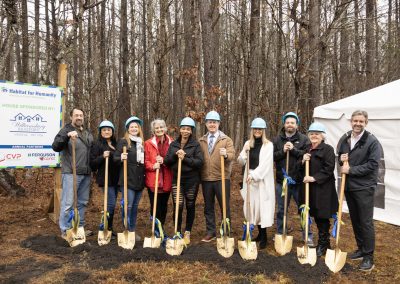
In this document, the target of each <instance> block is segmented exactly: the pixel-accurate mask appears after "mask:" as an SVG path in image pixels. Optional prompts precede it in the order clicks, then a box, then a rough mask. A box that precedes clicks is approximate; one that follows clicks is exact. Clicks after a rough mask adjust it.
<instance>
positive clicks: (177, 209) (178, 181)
mask: <svg viewBox="0 0 400 284" xmlns="http://www.w3.org/2000/svg"><path fill="white" fill-rule="evenodd" d="M181 170H182V159H180V158H178V178H177V181H176V183H177V184H176V198H175V234H176V233H178V214H179V195H180V193H181Z"/></svg>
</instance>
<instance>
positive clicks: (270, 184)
mask: <svg viewBox="0 0 400 284" xmlns="http://www.w3.org/2000/svg"><path fill="white" fill-rule="evenodd" d="M266 128H267V123H266V122H265V120H263V119H262V118H255V119H254V120H253V121H252V123H251V131H250V140H248V141H246V143H245V144H244V146H243V150H242V151H241V152H240V155H239V157H238V162H239V163H240V164H241V165H246V163H249V167H247V166H246V167H245V168H246V169H245V172H244V175H243V188H242V189H241V191H240V193H241V195H242V197H243V200H244V206H243V211H244V214H245V217H246V219H247V218H250V219H249V221H250V223H251V224H254V225H257V226H258V230H259V234H258V236H257V238H255V241H259V242H260V249H264V248H265V247H266V246H267V227H271V226H272V225H273V223H274V211H275V187H274V168H273V151H274V147H273V144H272V142H271V141H269V140H268V139H267V137H266V132H265V130H266ZM248 157H249V159H248ZM248 160H249V161H248ZM247 168H249V169H250V170H249V173H247ZM248 184H249V185H250V190H251V191H250V212H251V213H250V215H251V216H246V213H247V208H246V207H247V206H246V203H247V202H246V194H247V190H248Z"/></svg>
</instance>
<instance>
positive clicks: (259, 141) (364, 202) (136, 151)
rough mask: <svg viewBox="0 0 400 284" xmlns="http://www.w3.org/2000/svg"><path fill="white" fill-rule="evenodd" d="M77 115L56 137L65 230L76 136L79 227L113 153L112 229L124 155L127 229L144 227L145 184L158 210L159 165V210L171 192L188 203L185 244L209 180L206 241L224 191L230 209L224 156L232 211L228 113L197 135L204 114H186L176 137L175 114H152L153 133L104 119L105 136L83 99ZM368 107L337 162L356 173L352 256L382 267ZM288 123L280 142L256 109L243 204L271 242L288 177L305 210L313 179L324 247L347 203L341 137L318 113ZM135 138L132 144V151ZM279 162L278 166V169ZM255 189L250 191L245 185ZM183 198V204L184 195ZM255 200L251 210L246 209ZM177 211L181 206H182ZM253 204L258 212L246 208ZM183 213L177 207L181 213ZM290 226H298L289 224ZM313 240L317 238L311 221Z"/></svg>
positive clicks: (263, 240)
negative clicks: (91, 126) (90, 121)
mask: <svg viewBox="0 0 400 284" xmlns="http://www.w3.org/2000/svg"><path fill="white" fill-rule="evenodd" d="M70 118H71V123H69V124H66V125H65V126H64V127H63V128H62V129H61V130H60V131H59V133H58V134H57V136H56V137H55V139H54V142H53V145H52V147H53V150H54V151H57V152H61V164H62V197H61V208H60V221H59V223H60V229H61V232H62V237H65V233H66V230H67V229H69V228H70V227H71V225H70V222H71V220H70V211H71V210H72V208H73V196H74V194H73V191H72V188H73V186H72V158H71V153H72V152H71V149H72V144H71V142H72V140H73V141H75V149H76V157H77V158H76V171H77V189H78V205H77V207H78V210H79V215H80V226H84V225H85V215H84V214H85V208H86V206H87V204H88V201H89V191H90V188H89V185H90V174H91V172H92V171H93V172H96V182H97V183H98V185H99V187H104V175H105V173H106V171H105V159H106V158H109V169H108V204H107V207H108V208H107V210H108V212H109V217H108V218H109V220H108V229H109V230H112V227H113V216H114V211H115V207H116V202H117V196H118V192H120V191H121V192H122V193H123V190H121V187H122V186H123V180H124V173H123V170H122V167H121V164H122V162H123V161H124V160H127V164H128V173H127V178H128V204H127V206H128V220H129V224H128V230H129V231H131V232H133V231H135V228H136V219H137V212H138V206H139V201H140V199H141V197H142V192H143V189H144V188H147V191H148V196H149V200H150V204H151V206H150V215H151V214H152V211H153V205H154V195H155V193H154V191H155V186H156V185H155V182H156V172H157V175H158V195H157V200H158V202H157V213H156V216H155V217H156V218H157V219H158V220H159V221H160V223H161V224H162V225H163V224H165V222H166V216H167V212H168V200H169V198H170V195H171V192H172V196H173V205H174V208H176V207H175V206H179V211H178V212H179V213H178V214H179V215H178V232H183V239H184V242H185V243H186V244H189V243H190V234H191V230H192V227H193V223H194V219H195V203H196V198H197V194H198V190H199V185H200V184H201V187H202V193H203V197H204V216H205V220H206V235H205V236H204V237H203V239H202V241H203V242H211V241H213V240H214V239H215V238H216V220H215V209H214V204H215V198H216V199H217V201H218V203H219V206H220V209H221V211H222V181H221V178H222V176H223V175H222V173H221V159H222V158H221V157H223V161H224V168H225V172H224V176H225V194H226V213H227V214H226V215H227V218H228V219H229V220H230V187H231V186H230V175H231V170H232V164H233V162H234V161H235V158H236V156H235V148H234V145H233V141H232V139H231V138H229V137H228V136H227V135H226V134H225V133H223V132H222V131H221V130H220V129H219V127H220V120H221V118H220V115H219V114H218V113H217V112H216V111H210V112H209V113H207V115H206V117H205V125H206V127H207V133H206V134H205V135H204V136H202V137H200V139H198V140H197V139H196V137H195V127H196V124H195V121H194V120H193V119H192V118H190V117H185V118H183V119H182V121H181V123H180V128H179V136H178V137H177V138H176V139H175V140H174V139H172V138H171V137H170V136H168V134H167V127H166V123H165V121H164V120H162V119H156V120H154V121H152V122H151V132H152V137H151V138H150V139H148V140H146V141H144V139H143V130H142V126H143V122H142V120H140V119H139V118H138V117H136V116H132V117H130V118H128V120H127V121H126V123H125V130H126V132H125V134H124V136H123V138H121V139H120V140H119V141H118V142H117V140H116V137H115V134H114V133H115V131H114V130H115V129H114V125H113V124H112V123H111V122H110V121H103V122H101V123H100V125H99V137H98V139H97V140H96V141H94V139H93V136H92V135H91V134H90V132H89V131H88V130H87V129H85V127H84V112H83V111H82V110H81V109H79V108H74V109H73V110H72V111H71V113H70ZM367 123H368V114H367V113H366V112H365V111H360V110H358V111H355V112H354V113H353V114H352V117H351V126H352V130H351V131H349V132H347V133H346V134H345V135H344V136H343V137H342V138H341V139H340V141H339V144H338V148H337V153H338V157H339V159H338V167H340V172H341V173H344V174H347V176H348V177H347V179H346V188H345V196H346V201H347V204H348V208H349V211H350V217H351V221H352V224H353V231H354V234H355V239H356V242H357V247H358V249H357V250H356V251H355V252H354V253H352V254H351V255H350V258H351V259H361V258H362V259H363V261H362V262H361V264H360V266H359V268H360V269H361V270H371V269H372V268H373V267H374V261H373V253H374V247H375V233H374V226H373V221H372V217H373V197H374V190H375V188H376V186H377V174H378V163H379V159H380V157H381V154H380V147H379V142H378V140H377V139H376V138H375V137H374V136H373V135H372V134H371V133H369V132H368V131H366V130H365V126H366V125H367ZM282 124H283V127H282V130H281V132H280V133H279V135H278V136H277V137H275V138H274V139H273V140H272V141H270V140H269V139H268V138H267V135H266V129H267V123H266V121H265V120H263V119H262V118H255V119H254V120H253V121H252V123H251V126H250V134H249V140H248V141H246V142H245V144H244V146H243V149H242V151H241V152H240V154H239V156H238V158H237V161H238V162H239V163H240V164H241V165H246V167H245V170H244V174H243V183H242V186H241V187H242V188H241V195H242V197H243V199H244V201H245V202H244V206H243V207H244V208H243V209H244V213H245V217H246V219H247V220H249V221H250V222H251V224H253V225H257V226H258V231H259V233H258V236H257V237H256V238H254V240H255V241H259V242H260V244H259V247H260V249H263V248H265V247H266V245H267V231H266V228H267V227H271V226H272V225H273V224H274V213H275V202H276V201H277V204H278V206H277V214H276V225H277V233H278V234H282V231H283V215H284V208H285V206H284V198H283V196H282V188H283V186H284V183H286V182H287V180H288V178H289V179H290V181H291V182H289V183H287V189H288V190H287V193H286V194H287V195H288V196H287V197H288V198H287V200H288V204H287V205H289V202H290V199H291V197H293V199H294V200H295V202H296V205H297V208H298V211H299V213H300V211H301V208H302V207H304V206H302V205H303V204H304V191H303V186H304V184H305V183H308V184H309V188H310V198H309V213H310V215H311V216H312V217H313V218H314V220H315V223H316V224H317V228H318V244H317V255H318V256H322V255H324V254H325V253H326V250H327V249H328V248H330V232H329V231H330V227H331V222H330V219H331V218H332V217H333V216H334V215H335V214H336V213H337V210H338V195H337V192H336V188H335V175H334V170H335V164H336V156H335V151H334V149H333V147H332V146H330V145H328V144H326V143H325V139H326V135H327V133H326V129H325V127H324V125H323V124H321V123H318V122H314V123H312V124H311V125H310V126H309V128H308V131H307V135H305V134H302V133H300V132H299V130H298V127H299V124H300V119H299V117H298V116H297V114H296V113H294V112H288V113H286V114H285V115H284V116H283V118H282ZM124 147H126V149H127V150H126V152H124V151H123V149H124ZM179 160H180V161H181V167H179V169H180V170H181V175H180V176H181V181H180V185H181V190H180V194H179V195H180V196H179V197H178V198H177V196H176V194H177V177H178V162H179ZM306 163H309V165H310V169H309V175H306V174H305V164H306ZM274 168H275V170H274ZM247 190H250V193H251V194H250V200H249V201H247V200H245V199H246V196H247V195H246V193H247ZM176 200H178V204H176ZM246 204H249V206H250V210H246V209H247V208H246V206H247V205H246ZM184 206H185V207H186V212H187V213H186V224H185V228H184V230H182V211H183V209H184ZM174 212H175V210H174ZM247 212H251V214H250V216H247V215H246V214H247ZM153 217H154V216H153ZM174 218H175V216H174ZM286 230H287V231H288V230H289V232H290V230H291V228H287V229H286ZM309 231H310V233H309V235H308V236H304V235H303V238H307V243H308V245H310V246H313V245H314V243H313V235H312V233H311V230H309Z"/></svg>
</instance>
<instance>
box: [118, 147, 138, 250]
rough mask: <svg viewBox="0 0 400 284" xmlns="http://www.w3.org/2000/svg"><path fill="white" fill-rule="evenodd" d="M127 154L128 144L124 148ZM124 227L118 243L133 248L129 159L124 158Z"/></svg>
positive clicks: (123, 246) (133, 235)
mask: <svg viewBox="0 0 400 284" xmlns="http://www.w3.org/2000/svg"><path fill="white" fill-rule="evenodd" d="M123 153H124V154H126V146H124V148H123ZM124 227H125V231H124V232H123V233H118V245H119V246H120V247H122V248H124V249H133V247H134V246H135V232H129V231H128V160H126V159H125V160H124Z"/></svg>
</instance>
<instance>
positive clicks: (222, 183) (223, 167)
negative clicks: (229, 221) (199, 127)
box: [221, 156, 226, 237]
mask: <svg viewBox="0 0 400 284" xmlns="http://www.w3.org/2000/svg"><path fill="white" fill-rule="evenodd" d="M221 187H222V218H223V220H222V222H223V224H224V237H225V236H226V196H225V158H224V156H221Z"/></svg>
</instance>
